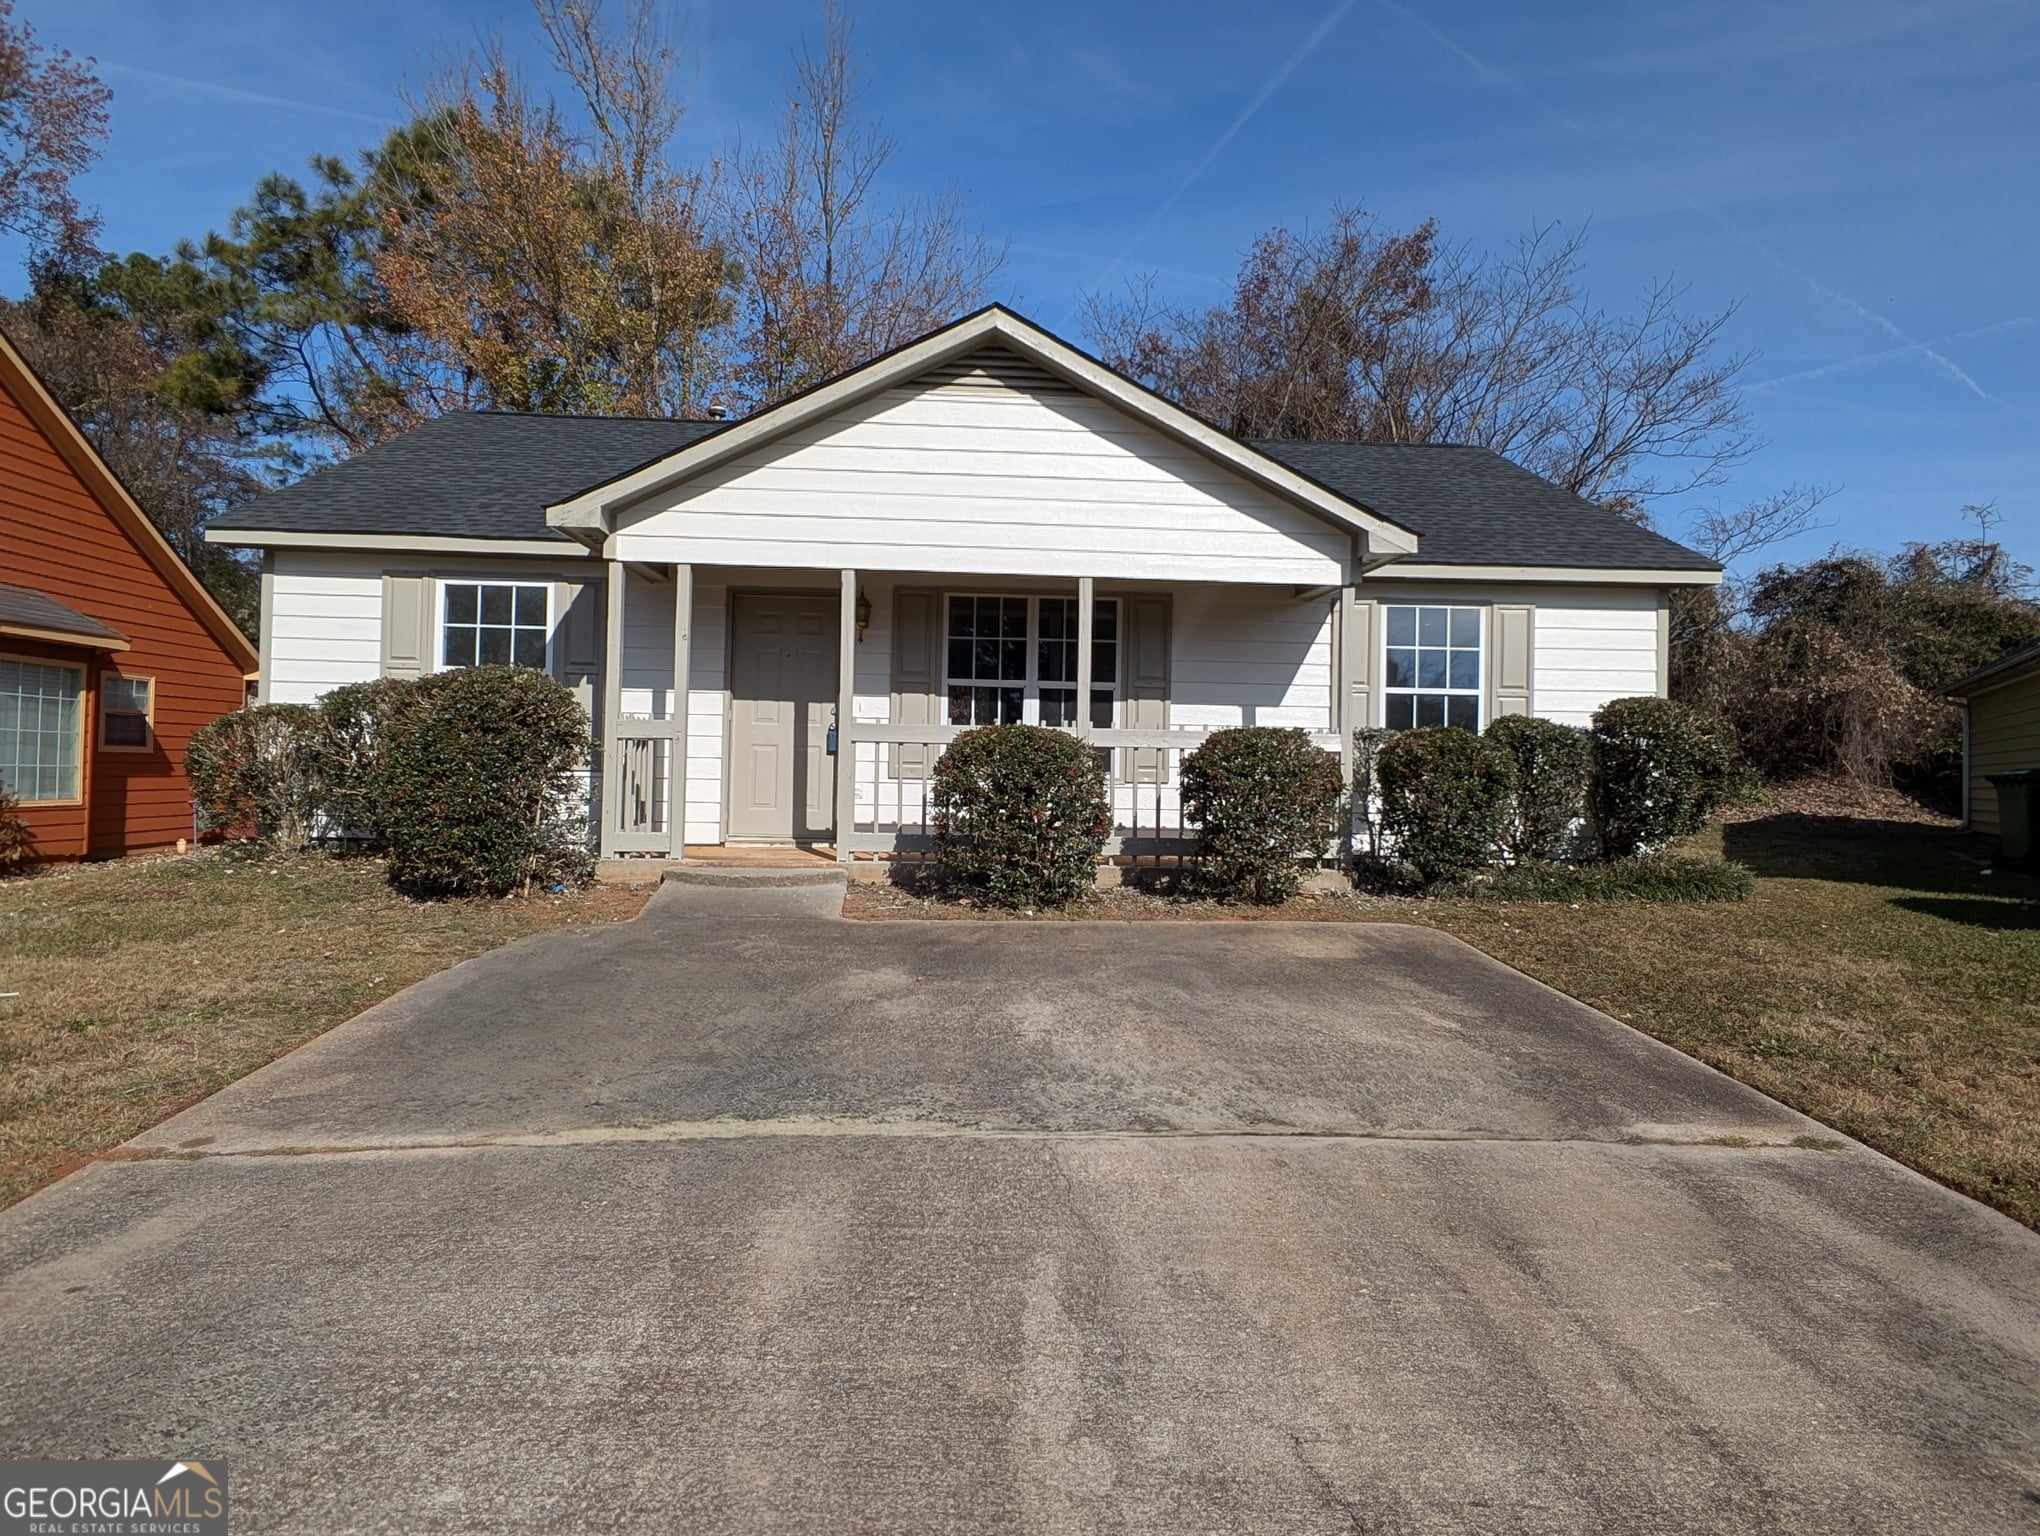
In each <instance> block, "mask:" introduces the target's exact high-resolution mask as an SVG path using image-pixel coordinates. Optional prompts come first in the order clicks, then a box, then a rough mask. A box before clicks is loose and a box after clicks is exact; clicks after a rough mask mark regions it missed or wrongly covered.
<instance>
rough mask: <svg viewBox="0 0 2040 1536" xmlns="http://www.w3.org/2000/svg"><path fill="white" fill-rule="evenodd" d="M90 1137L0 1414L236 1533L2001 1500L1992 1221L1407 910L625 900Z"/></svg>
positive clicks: (37, 1234)
mask: <svg viewBox="0 0 2040 1536" xmlns="http://www.w3.org/2000/svg"><path fill="white" fill-rule="evenodd" d="M1809 1137H1811V1138H1817V1139H1821V1140H1822V1141H1823V1142H1824V1144H1825V1145H1826V1146H1827V1147H1829V1148H1831V1149H1829V1150H1822V1149H1821V1147H1820V1146H1817V1145H1806V1144H1804V1142H1805V1139H1806V1138H1809ZM1796 1142H1797V1143H1802V1144H1799V1145H1795V1143H1796ZM131 1151H132V1152H133V1153H134V1154H135V1159H134V1160H132V1161H125V1162H116V1163H102V1164H99V1165H97V1166H94V1167H92V1168H89V1169H87V1170H86V1171H85V1172H83V1173H81V1174H79V1175H76V1176H74V1177H73V1178H71V1179H69V1180H67V1181H65V1182H64V1183H62V1184H60V1185H58V1186H57V1187H55V1188H53V1189H51V1190H49V1191H46V1192H45V1193H43V1194H42V1195H39V1196H37V1197H35V1198H34V1199H31V1200H29V1201H27V1202H26V1203H24V1204H23V1205H21V1206H19V1207H17V1208H16V1209H14V1210H13V1211H11V1212H8V1213H5V1214H4V1215H0V1298H4V1301H0V1451H4V1452H5V1453H6V1454H10V1455H40V1456H94V1455H116V1454H119V1455H153V1454H163V1453H192V1452H209V1453H212V1454H216V1455H217V1454H224V1456H225V1457H226V1459H227V1461H228V1464H229V1467H230V1468H231V1472H232V1478H233V1483H234V1488H235V1498H236V1517H237V1519H236V1529H238V1530H303V1531H337V1530H387V1531H449V1532H452V1531H477V1530H495V1529H504V1530H509V1529H553V1530H576V1531H608V1530H639V1529H647V1528H665V1529H681V1528H684V1529H690V1530H702V1531H763V1530H802V1531H805V1530H813V1529H857V1530H898V1531H1006V1530H1014V1531H1020V1530H1051V1531H1061V1530H1093V1529H1099V1530H1114V1531H1131V1532H1171V1533H1173V1532H1179V1531H1216V1530H1242V1531H1280V1532H1298V1531H1323V1532H1349V1531H1369V1532H1376V1531H1379V1532H1404V1531H1433V1530H1438V1531H1448V1530H1449V1531H1459V1530H1465V1531H1479V1532H1484V1533H1485V1532H1513V1531H1550V1532H1577V1531H1585V1530H1594V1531H1637V1532H1660V1531H1696V1532H1697V1531H1708V1532H1714V1531H1790V1532H1794V1533H1799V1532H1811V1531H1843V1530H1847V1531H1963V1532H1982V1531H1998V1530H2006V1531H2009V1530H2032V1529H2034V1528H2035V1526H2036V1524H2040V1239H2036V1238H2035V1237H2034V1236H2033V1235H2032V1234H2029V1233H2027V1232H2026V1231H2024V1230H2023V1229H2021V1228H2018V1227H2016V1226H2015V1225H2013V1224H2012V1223H2010V1222H2008V1221H2006V1220H2004V1219H2002V1218H2000V1217H1998V1216H1996V1215H1993V1214H1992V1213H1990V1212H1988V1211H1986V1210H1984V1209H1982V1208H1981V1207H1978V1206H1975V1205H1973V1204H1971V1203H1969V1202H1967V1201H1965V1200H1962V1199H1960V1198H1958V1197H1956V1196H1953V1195H1950V1194H1948V1193H1946V1192H1944V1191H1942V1190H1940V1189H1939V1188H1937V1187H1935V1186H1933V1185H1931V1184H1929V1183H1927V1182H1926V1181H1924V1180H1922V1179H1919V1178H1916V1177H1914V1176H1913V1175H1911V1174H1909V1173H1907V1172H1905V1171H1904V1170H1902V1169H1899V1168H1897V1167H1895V1166H1894V1165H1892V1164H1890V1163H1888V1162H1886V1161H1884V1160H1883V1159H1881V1158H1878V1157H1876V1156H1874V1155H1873V1154H1871V1153H1869V1152H1867V1151H1865V1150H1863V1149H1862V1148H1859V1147H1855V1146H1853V1145H1846V1146H1844V1145H1839V1144H1838V1143H1837V1142H1836V1141H1835V1139H1834V1138H1832V1137H1831V1135H1829V1133H1825V1132H1823V1131H1822V1130H1821V1129H1820V1128H1819V1127H1817V1126H1814V1125H1812V1124H1811V1123H1810V1122H1808V1121H1806V1120H1804V1119H1802V1118H1800V1117H1799V1116H1796V1115H1794V1114H1791V1113H1790V1112H1788V1111H1786V1110H1783V1109H1781V1108H1780V1107H1778V1106H1777V1105H1775V1104H1773V1103H1771V1102H1769V1101H1768V1100H1765V1099H1763V1098H1762V1097H1760V1096H1758V1095H1757V1094H1755V1093H1752V1092H1750V1091H1748V1090H1746V1089H1744V1088H1742V1087H1740V1086H1738V1085H1736V1084H1734V1083H1732V1082H1729V1081H1728V1080H1726V1079H1724V1078H1721V1077H1719V1076H1717V1075H1715V1074H1714V1073H1712V1072H1710V1071H1708V1070H1707V1069H1705V1068H1703V1067H1701V1066H1698V1065H1696V1064H1695V1063H1693V1062H1691V1061H1688V1060H1687V1059H1686V1058H1684V1057H1682V1056H1679V1055H1678V1054H1676V1053H1674V1052H1672V1051H1670V1050H1668V1049H1665V1048H1663V1047H1660V1046H1658V1045H1656V1044H1654V1043H1652V1042H1650V1041H1648V1040H1645V1039H1643V1038H1642V1037H1641V1036H1638V1035H1635V1034H1633V1033H1631V1032H1629V1031H1627V1030H1625V1029H1623V1028H1622V1027H1621V1026H1619V1025H1617V1024H1616V1023H1614V1022H1613V1021H1612V1020H1610V1019H1608V1018H1606V1017H1604V1016H1602V1015H1600V1014H1597V1013H1595V1012H1593V1011H1592V1010H1590V1009H1587V1008H1584V1007H1581V1006H1579V1005H1578V1004H1575V1003H1572V1002H1570V1001H1568V1000H1566V999H1564V998H1561V997H1559V996H1557V995H1556V994H1554V993H1552V992H1550V991H1548V990H1546V989H1545V988H1543V987H1541V986H1539V985H1537V984H1536V983H1534V982H1531V981H1529V980H1527V979H1525V978H1523V977H1522V976H1520V975H1518V974H1516V973H1515V972H1513V971H1510V970H1507V969H1506V968H1504V967H1502V966H1500V965H1497V964H1495V963H1494V962H1492V961H1489V960H1487V959H1485V958H1484V957H1482V956H1480V955H1478V954H1477V953H1475V952H1474V951H1472V950H1470V949H1467V948H1465V947H1464V946H1462V945H1459V944H1457V943H1456V942H1454V941H1452V940H1450V939H1446V938H1443V937H1441V936H1438V935H1435V934H1431V933H1428V932H1425V931H1421V930H1417V929H1410V928H1399V927H1364V926H1344V925H1329V924H1327V925H1318V926H1311V925H1287V924H1282V925H1277V924H1265V925H1264V924H1231V925H1188V924H1186V925H1171V924H1131V925H1124V926H1120V925H1111V926H1106V925H1096V926H1082V925H1069V926H1060V925H1046V924H1044V925H1020V924H968V923H927V924H869V925H864V924H852V923H846V922H841V921H834V920H824V919H812V918H789V919H785V920H776V921H775V920H761V919H757V918H752V917H743V918H739V919H718V918H716V917H715V916H713V915H710V914H706V913H703V912H702V911H700V910H699V909H698V908H696V907H691V906H689V905H688V904H687V902H686V901H685V900H683V899H681V894H680V893H679V892H676V891H673V890H668V891H666V892H664V893H662V894H661V896H660V897H659V898H657V899H656V900H655V901H654V902H653V904H652V906H651V908H650V909H648V911H647V913H646V915H645V917H644V918H642V919H641V920H640V921H639V922H637V923H635V924H629V925H624V926H621V927H618V928H615V929H610V930H604V931H596V932H585V931H584V932H579V933H556V934H551V935H546V936H543V937H540V938H536V939H532V940H527V941H525V942H523V943H520V944H517V945H514V946H512V947H510V948H508V949H505V950H500V951H497V952H496V953H494V954H492V955H489V956H485V957H484V958H482V959H480V960H477V961H474V962H471V963H469V964H467V965H464V966H461V967H459V968H457V969H456V970H454V971H451V972H448V973H446V974H444V975H442V976H439V977H436V978H434V979H432V980H430V981H428V982H426V983H424V984H423V985H422V986H419V987H417V988H414V989H413V990H412V991H410V992H409V993H407V994H405V995H403V996H402V997H400V998H397V999H395V1000H393V1001H392V1002H391V1003H389V1004H386V1005H384V1006H383V1007H381V1008H379V1009H376V1010H374V1011H373V1012H371V1013H369V1014H367V1015H364V1016H363V1017H362V1018H360V1019H357V1020H355V1021H354V1022H353V1023H351V1024H349V1025H346V1026H344V1027H343V1028H341V1029H338V1030H336V1031H334V1032H333V1033H331V1034H329V1035H327V1036H325V1037H324V1038H322V1039H321V1040H319V1041H317V1042H315V1043H314V1044H312V1045H311V1046H308V1047H307V1048H305V1049H304V1050H301V1051H299V1052H297V1053H295V1054H294V1055H292V1056H290V1057H288V1058H286V1059H284V1060H283V1061H280V1062H278V1063H276V1064H275V1065H273V1066H271V1067H269V1068H267V1069H266V1070H264V1071H262V1072H259V1073H257V1074H256V1075H254V1076H253V1077H251V1078H249V1079H247V1080H245V1081H244V1082H242V1083H240V1084H237V1085H236V1086H234V1087H232V1088H230V1089H228V1090H226V1091H225V1092H223V1093H221V1094H218V1095H217V1096H215V1097H214V1098H212V1099H210V1100H208V1101H206V1102H205V1103H203V1104H201V1105H199V1106H198V1107H196V1108H195V1109H193V1110H191V1111H189V1112H188V1113H186V1114H184V1115H181V1116H179V1117H177V1118H176V1119H174V1120H172V1121H170V1122H168V1123H167V1124H165V1125H163V1126H161V1127H159V1128H158V1129H157V1130H156V1131H154V1132H152V1133H150V1134H149V1135H147V1136H144V1137H142V1138H141V1139H140V1140H139V1141H138V1142H136V1143H135V1144H134V1145H133V1147H132V1148H131Z"/></svg>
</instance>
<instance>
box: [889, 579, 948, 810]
mask: <svg viewBox="0 0 2040 1536" xmlns="http://www.w3.org/2000/svg"><path fill="white" fill-rule="evenodd" d="M945 713H946V712H945V711H944V709H943V707H942V594H941V593H940V592H931V591H928V590H926V589H925V588H919V587H900V588H897V589H896V590H895V591H894V592H893V631H892V723H893V724H894V725H939V724H941V723H942V721H943V719H944V716H945ZM940 755H941V754H940V753H939V752H938V751H937V750H936V749H935V748H933V747H932V746H925V745H919V744H915V743H910V742H898V743H895V744H894V746H893V747H892V749H891V751H890V752H889V753H888V757H889V758H890V763H891V766H890V772H891V774H892V776H893V777H894V778H896V779H897V778H902V777H904V778H910V779H912V778H921V777H923V776H925V775H927V774H930V773H932V772H934V771H935V760H936V758H937V757H939V756H940Z"/></svg>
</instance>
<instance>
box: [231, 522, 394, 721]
mask: <svg viewBox="0 0 2040 1536" xmlns="http://www.w3.org/2000/svg"><path fill="white" fill-rule="evenodd" d="M389 563H390V557H389V556H387V555H380V554H375V553H372V552H367V551H364V552H361V553H352V552H350V553H346V554H328V553H324V552H321V551H315V550H295V549H279V550H278V551H276V555H275V572H276V576H275V587H274V591H275V596H274V600H273V603H272V606H271V609H270V630H271V632H270V633H269V634H266V635H264V636H262V671H263V675H264V677H265V679H266V680H267V684H268V698H269V702H270V703H272V704H313V703H316V702H318V700H319V698H320V697H321V696H322V695H324V694H326V693H328V692H330V691H331V690H332V689H335V688H338V687H340V686H342V685H343V684H346V683H366V682H373V681H374V680H375V679H376V678H377V677H378V676H380V675H381V672H382V573H383V568H384V567H385V566H386V565H388V564H389Z"/></svg>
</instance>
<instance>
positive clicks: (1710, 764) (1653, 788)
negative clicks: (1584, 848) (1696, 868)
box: [1592, 698, 1736, 859]
mask: <svg viewBox="0 0 2040 1536" xmlns="http://www.w3.org/2000/svg"><path fill="white" fill-rule="evenodd" d="M1592 734H1593V743H1594V817H1595V821H1596V823H1597V824H1598V828H1599V832H1600V838H1601V851H1602V853H1603V854H1604V855H1605V856H1606V857H1608V858H1615V859H1619V858H1626V857H1627V856H1628V855H1630V854H1632V853H1635V852H1637V851H1638V850H1639V849H1657V848H1661V847H1663V846H1664V845H1665V844H1666V843H1668V842H1670V841H1671V840H1672V839H1673V838H1676V837H1690V836H1691V835H1692V834H1693V833H1695V832H1698V831H1699V830H1700V829H1701V828H1702V827H1704V826H1705V825H1706V824H1707V818H1708V816H1709V815H1710V814H1711V813H1712V812H1713V811H1714V810H1715V808H1716V807H1717V806H1719V805H1720V804H1721V803H1722V802H1723V801H1724V799H1726V798H1727V796H1728V795H1729V793H1730V791H1731V789H1732V787H1733V785H1734V783H1735V767H1736V748H1735V738H1734V736H1733V735H1732V733H1731V732H1730V731H1729V729H1728V727H1727V726H1726V725H1724V724H1722V723H1721V722H1720V721H1719V720H1717V719H1715V718H1714V717H1713V716H1711V715H1705V714H1702V713H1701V712H1700V711H1699V710H1696V709H1693V708H1691V707H1690V706H1688V705H1685V704H1678V703H1674V702H1673V701H1672V700H1670V699H1658V698H1635V699H1614V700H1611V701H1610V702H1608V703H1606V704H1603V705H1602V706H1601V707H1600V708H1599V709H1597V710H1596V711H1594V727H1593V733H1592Z"/></svg>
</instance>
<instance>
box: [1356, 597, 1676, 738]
mask: <svg viewBox="0 0 2040 1536" xmlns="http://www.w3.org/2000/svg"><path fill="white" fill-rule="evenodd" d="M1361 591H1362V593H1363V594H1364V595H1365V596H1367V597H1368V598H1371V599H1373V600H1374V601H1376V602H1380V603H1466V604H1474V605H1486V604H1489V603H1527V604H1530V605H1531V606H1532V607H1534V608H1535V610H1536V622H1535V624H1534V625H1533V627H1532V639H1531V670H1530V712H1531V713H1532V714H1534V715H1542V716H1543V717H1544V718H1545V719H1547V720H1557V721H1559V722H1560V723H1562V724H1565V725H1586V724H1587V723H1588V722H1589V721H1590V720H1591V719H1592V718H1593V713H1594V711H1595V710H1597V709H1599V708H1600V707H1601V706H1602V705H1603V704H1605V703H1607V702H1608V701H1609V700H1610V699H1621V698H1631V697H1635V696H1637V695H1649V694H1655V693H1657V692H1658V650H1657V646H1658V606H1659V600H1660V594H1659V592H1658V590H1657V589H1656V588H1654V587H1615V586H1607V587H1598V586H1568V587H1560V586H1541V585H1532V584H1529V583H1519V584H1515V585H1508V586H1499V585H1497V586H1482V585H1476V584H1474V583H1472V582H1466V583H1457V582H1398V581H1395V580H1392V579H1390V578H1389V577H1387V576H1380V577H1375V578H1372V579H1370V580H1368V581H1366V582H1365V583H1363V585H1362V587H1361ZM1489 628H1491V626H1489ZM1487 638H1488V643H1490V644H1492V635H1491V634H1490V635H1488V636H1487ZM1381 643H1382V634H1381V631H1380V628H1379V627H1377V631H1376V636H1375V645H1376V648H1377V655H1376V658H1375V670H1376V671H1377V673H1378V672H1379V670H1380V665H1381V661H1380V656H1379V654H1378V651H1379V647H1380V645H1381ZM1487 662H1488V664H1489V665H1492V663H1493V658H1492V655H1490V656H1489V657H1488V658H1487ZM1381 697H1382V695H1381V690H1380V688H1379V687H1377V688H1375V690H1374V706H1373V707H1374V709H1375V711H1376V713H1375V718H1374V720H1373V722H1372V723H1373V724H1375V725H1379V724H1380V723H1381V719H1382V717H1381V714H1380V710H1381V708H1382V704H1381Z"/></svg>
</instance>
